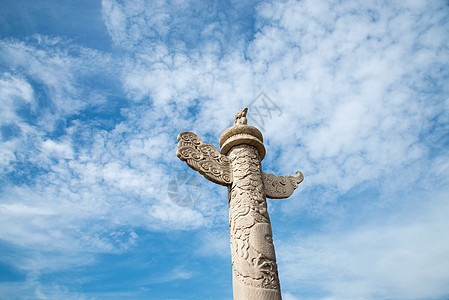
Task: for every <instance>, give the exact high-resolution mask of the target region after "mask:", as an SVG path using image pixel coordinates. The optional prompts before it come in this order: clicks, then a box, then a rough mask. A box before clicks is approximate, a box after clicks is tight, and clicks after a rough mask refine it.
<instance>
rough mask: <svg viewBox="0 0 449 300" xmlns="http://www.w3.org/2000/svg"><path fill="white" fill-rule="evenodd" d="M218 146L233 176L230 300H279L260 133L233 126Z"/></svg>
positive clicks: (242, 126) (230, 192)
mask: <svg viewBox="0 0 449 300" xmlns="http://www.w3.org/2000/svg"><path fill="white" fill-rule="evenodd" d="M220 145H221V149H222V151H221V152H222V154H224V155H227V156H228V158H229V160H230V162H231V169H232V177H233V182H232V184H231V185H229V186H228V190H229V225H230V231H231V254H232V273H233V274H232V280H233V292H234V299H261V300H265V299H266V300H268V299H270V300H271V299H273V300H274V299H276V300H277V299H281V292H280V286H279V277H278V271H277V265H276V255H275V252H274V245H273V239H272V232H271V224H270V218H269V216H268V212H267V200H266V197H265V189H264V185H263V181H262V168H261V164H260V161H261V158H260V157H261V155H264V154H265V148H264V146H263V143H262V134H261V133H260V131H259V130H257V129H256V128H255V127H252V126H249V125H239V126H233V127H231V128H229V129H228V130H226V131H225V132H223V134H222V135H221V137H220ZM253 145H254V146H253ZM258 149H260V152H261V153H259V150H258ZM226 152H227V153H226Z"/></svg>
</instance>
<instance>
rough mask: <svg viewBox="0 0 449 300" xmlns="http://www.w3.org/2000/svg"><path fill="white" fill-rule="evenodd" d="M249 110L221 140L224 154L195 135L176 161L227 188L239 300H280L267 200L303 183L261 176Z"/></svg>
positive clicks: (260, 148) (186, 136)
mask: <svg viewBox="0 0 449 300" xmlns="http://www.w3.org/2000/svg"><path fill="white" fill-rule="evenodd" d="M247 110H248V109H247V108H245V109H242V110H240V111H239V112H238V113H237V114H236V116H235V120H234V126H232V127H230V128H228V129H226V130H225V131H224V132H223V133H222V134H221V136H220V141H219V142H220V148H221V150H220V151H218V149H216V148H215V147H214V146H212V145H209V144H205V143H203V141H202V140H201V139H200V137H199V136H197V135H196V134H194V133H192V132H181V133H180V134H179V135H178V141H179V143H178V151H177V152H176V155H177V156H178V157H179V158H180V159H181V160H183V161H185V162H186V163H187V165H188V166H189V167H191V168H192V169H194V170H195V171H198V172H200V174H201V175H203V176H204V177H205V178H206V179H208V180H210V181H212V182H214V183H216V184H220V185H224V186H227V187H228V194H229V226H230V229H231V253H232V282H233V292H234V299H235V300H253V299H254V300H279V299H281V289H280V286H279V277H278V270H277V265H276V255H275V252H274V245H273V239H272V232H271V224H270V218H269V216H268V212H267V200H266V197H268V198H272V199H283V198H288V197H290V196H291V194H292V193H293V191H294V190H295V189H296V188H297V187H298V184H299V183H300V182H301V181H302V180H303V179H304V177H303V175H302V174H301V172H299V171H298V172H296V176H292V175H287V176H275V175H273V174H266V173H264V172H262V166H261V161H262V159H263V158H264V157H265V147H264V145H263V137H262V134H261V133H260V131H259V130H258V129H257V128H255V127H253V126H250V125H247V119H246V113H247Z"/></svg>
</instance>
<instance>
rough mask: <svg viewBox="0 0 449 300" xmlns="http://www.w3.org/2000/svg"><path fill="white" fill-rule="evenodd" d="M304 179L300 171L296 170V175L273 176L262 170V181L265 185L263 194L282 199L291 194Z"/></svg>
mask: <svg viewBox="0 0 449 300" xmlns="http://www.w3.org/2000/svg"><path fill="white" fill-rule="evenodd" d="M303 180H304V176H303V175H302V173H301V172H299V171H298V172H296V176H293V175H287V176H275V175H273V174H267V173H265V172H262V181H263V185H264V187H265V195H266V196H267V197H268V198H271V199H284V198H288V197H290V196H291V194H293V191H294V190H295V189H296V188H297V187H298V184H300V183H301V182H302V181H303Z"/></svg>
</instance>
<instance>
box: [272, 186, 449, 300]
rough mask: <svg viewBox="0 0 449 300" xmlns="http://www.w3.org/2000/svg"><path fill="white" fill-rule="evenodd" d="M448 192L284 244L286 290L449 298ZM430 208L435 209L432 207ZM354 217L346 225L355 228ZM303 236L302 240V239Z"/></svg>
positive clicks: (315, 295) (318, 295)
mask: <svg viewBox="0 0 449 300" xmlns="http://www.w3.org/2000/svg"><path fill="white" fill-rule="evenodd" d="M446 194H447V191H445V190H440V191H436V192H435V191H428V192H425V193H420V194H419V195H418V197H422V198H425V199H426V202H427V203H425V204H423V203H420V198H406V199H404V200H403V201H405V202H407V203H408V204H405V203H404V204H403V205H402V207H403V208H404V209H403V210H398V211H396V212H394V213H390V214H389V215H388V216H385V217H383V218H379V217H377V216H376V217H375V219H372V217H373V215H372V214H371V215H367V216H366V218H365V220H364V223H363V224H360V225H356V226H355V227H354V226H353V225H351V228H344V229H343V228H342V226H341V225H339V226H337V227H335V226H334V228H333V229H330V228H329V229H328V230H326V231H325V232H322V233H319V234H313V235H310V234H307V233H306V232H305V231H299V232H298V233H297V234H295V238H293V239H292V240H283V241H280V242H279V246H278V251H277V253H278V258H279V268H280V270H281V271H280V272H281V275H280V276H281V278H282V279H283V287H284V289H285V290H287V291H289V292H290V293H293V294H296V293H300V292H301V293H304V294H309V295H311V296H310V299H348V298H350V299H379V298H385V297H387V298H392V299H423V298H438V299H439V298H441V297H444V296H445V295H446V294H447V284H448V278H449V272H448V271H447V270H449V261H448V260H447V259H446V255H445V253H447V251H448V250H449V243H448V242H447V239H445V238H444V233H445V232H447V230H448V229H449V223H448V221H447V217H446V216H447V213H448V212H449V206H448V203H447V201H446ZM429 202H430V203H431V204H432V206H431V208H429V207H428V204H429ZM353 218H354V217H350V218H349V220H347V221H346V222H347V224H349V223H350V222H351V219H353ZM303 234H304V236H301V235H303Z"/></svg>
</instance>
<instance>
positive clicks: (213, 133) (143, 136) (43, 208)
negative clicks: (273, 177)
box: [0, 0, 449, 299]
mask: <svg viewBox="0 0 449 300" xmlns="http://www.w3.org/2000/svg"><path fill="white" fill-rule="evenodd" d="M192 5H193V6H195V5H196V2H189V1H185V2H182V1H181V2H179V3H178V2H177V3H176V5H175V6H176V7H175V6H174V4H173V3H171V4H170V3H167V2H163V1H162V2H161V1H159V2H145V1H114V0H104V1H103V2H102V12H103V18H104V20H105V24H106V27H107V29H108V31H109V33H110V35H111V38H112V40H113V42H114V43H115V46H116V47H117V48H118V50H117V53H120V57H114V55H111V54H106V53H100V52H97V51H93V50H90V49H84V48H80V47H78V46H76V45H73V44H72V43H71V42H70V41H64V40H62V39H58V38H53V39H51V38H47V37H45V36H36V37H35V38H34V39H29V40H26V41H20V42H19V41H15V40H2V41H1V42H0V59H1V60H2V61H3V62H5V63H7V65H8V66H9V69H8V72H9V73H4V74H3V75H1V76H2V77H0V95H1V96H2V97H1V99H0V101H3V102H2V103H3V104H4V105H3V107H2V110H1V111H0V116H1V117H2V124H1V126H12V125H11V124H13V123H14V124H17V126H18V127H19V128H20V133H17V134H16V135H11V138H10V139H8V140H7V141H5V142H4V143H3V144H2V146H1V147H0V159H1V164H0V166H1V168H2V170H6V172H5V174H9V175H11V174H13V175H14V176H17V177H19V178H26V183H22V184H19V183H17V182H16V181H14V178H13V179H11V178H9V177H8V178H7V179H6V183H7V184H6V186H5V187H4V188H3V190H2V199H3V200H2V206H0V218H1V221H2V224H3V226H4V230H3V231H2V232H1V239H2V240H4V241H7V242H9V243H11V244H14V245H16V246H18V247H21V248H23V249H27V250H29V249H34V251H35V252H33V253H34V255H32V256H31V257H32V259H29V260H28V261H27V262H24V261H23V260H19V262H20V264H21V265H23V266H26V267H24V268H27V269H28V270H32V269H35V270H42V269H45V268H50V267H49V266H52V267H53V266H54V267H56V265H58V264H59V265H60V261H56V262H55V263H54V264H53V263H52V262H51V261H49V260H41V262H42V263H41V264H37V263H36V261H35V260H33V259H34V258H35V257H37V256H35V255H38V254H39V253H40V252H42V253H44V252H45V251H46V250H53V251H56V252H58V253H61V255H63V254H64V253H67V252H68V253H70V257H71V259H72V260H71V261H69V262H67V265H70V264H72V265H76V264H81V263H82V261H85V262H88V263H90V262H92V261H93V260H94V258H95V254H96V253H121V252H123V251H127V250H128V249H130V248H132V247H133V246H134V245H135V244H136V243H138V237H137V236H135V233H134V231H133V229H129V228H134V227H140V228H144V229H146V230H152V231H170V230H178V229H181V230H183V229H188V230H191V229H194V230H195V229H198V228H201V226H211V227H214V224H217V222H226V219H227V213H226V209H227V208H226V190H225V189H224V188H222V187H216V186H214V187H211V183H209V182H206V181H205V180H204V179H203V180H204V182H205V185H207V184H209V185H208V187H207V188H205V189H204V190H203V191H204V194H203V196H202V199H201V201H199V202H197V203H196V204H195V206H194V207H191V208H180V207H177V206H175V205H174V204H173V203H171V202H170V201H169V199H168V197H167V193H166V185H167V182H168V180H169V177H170V176H171V175H173V174H174V173H175V172H178V171H180V170H182V171H184V170H185V171H188V172H192V171H191V170H189V169H187V167H186V166H185V165H183V163H182V162H180V161H179V160H178V159H177V158H176V156H175V150H176V136H177V134H178V133H179V132H180V131H183V130H192V131H195V132H196V133H198V134H199V135H200V136H201V137H202V138H203V140H204V141H205V142H206V143H211V144H214V145H216V146H218V145H217V144H218V136H219V134H220V133H221V131H222V130H223V129H225V128H226V127H227V126H229V125H230V124H231V122H232V119H233V116H234V114H235V112H236V111H237V110H238V109H240V108H242V107H243V106H245V105H248V104H249V103H250V102H251V101H252V99H253V97H254V96H256V95H257V94H258V93H259V92H261V91H265V92H266V93H267V95H268V96H269V97H270V98H271V99H272V100H273V101H275V102H276V104H277V105H278V106H279V107H280V108H281V109H282V111H283V113H282V116H281V117H276V116H273V118H272V119H271V120H267V125H266V126H265V130H264V136H265V141H266V147H267V150H268V154H267V157H266V159H265V160H264V162H263V164H264V167H265V168H266V169H270V170H273V171H276V173H277V171H279V172H280V173H281V174H285V173H294V171H296V170H297V169H300V170H301V171H303V173H304V174H305V181H304V183H302V184H301V187H300V189H302V190H305V192H306V193H307V194H306V195H308V196H310V198H311V199H312V200H310V199H309V200H308V201H305V204H300V205H303V206H300V208H301V211H302V210H307V209H309V208H308V207H307V206H314V208H317V209H320V210H322V211H326V210H328V209H329V208H328V207H326V206H327V205H328V203H332V201H334V200H336V199H337V198H338V196H339V195H342V194H344V193H347V192H348V191H351V189H353V188H356V187H360V186H361V185H362V184H365V183H368V186H371V187H372V186H376V185H378V186H387V187H388V188H385V187H384V188H383V190H382V188H380V187H379V188H378V189H377V190H380V193H387V194H388V193H392V194H394V193H395V192H397V191H398V190H401V188H402V187H404V185H405V184H404V183H403V182H405V181H407V180H408V181H409V182H408V183H407V185H406V186H408V187H410V186H413V185H416V184H418V183H419V181H418V180H419V179H422V178H424V177H425V178H426V180H425V182H426V184H428V185H429V186H432V185H434V184H435V182H433V180H435V178H438V184H442V183H444V182H447V179H448V178H449V177H448V176H449V172H448V163H447V150H445V146H447V145H446V144H445V143H447V139H445V138H444V137H445V135H447V133H446V131H447V130H446V131H445V130H444V128H446V129H447V127H448V126H447V124H448V123H449V121H448V118H447V115H448V114H447V112H448V103H449V102H448V100H447V99H448V97H447V96H446V95H447V88H446V87H445V85H444V82H445V81H446V79H447V76H448V74H447V71H446V70H447V69H448V68H447V64H448V61H449V54H447V51H445V50H446V49H447V47H448V42H447V41H448V40H447V39H446V38H445V37H446V35H447V29H446V27H445V23H444V20H445V19H444V18H445V13H444V10H443V9H439V6H441V5H443V2H437V1H435V2H432V3H427V4H423V2H420V1H416V2H414V3H412V2H403V1H402V2H400V1H398V2H394V3H388V5H387V3H384V4H379V3H377V2H372V1H367V2H364V3H362V4H360V3H358V4H352V3H337V2H328V1H307V0H305V1H282V2H280V1H279V2H277V1H275V2H272V3H268V2H262V3H260V4H258V5H257V6H256V7H255V10H256V11H255V14H254V15H253V14H252V13H251V9H254V8H249V7H248V6H245V5H243V4H241V3H237V2H235V3H234V4H233V5H235V7H233V8H232V9H230V11H231V12H230V13H228V14H225V15H223V16H221V17H220V18H221V19H220V18H216V16H215V15H213V16H209V15H208V14H207V13H208V12H214V11H215V10H216V7H214V6H210V7H209V6H208V5H206V4H204V7H203V6H201V7H200V8H198V11H202V12H204V14H202V15H201V17H196V16H195V15H194V12H193V11H194V10H192V12H191V8H192ZM198 5H200V4H198ZM201 5H203V4H201ZM217 5H218V4H217ZM249 6H251V5H249ZM236 7H237V8H238V9H241V10H242V11H243V13H242V14H241V15H239V14H235V15H236V16H235V17H233V16H232V15H234V12H235V11H234V10H235V9H237V8H236ZM248 11H249V12H250V16H251V18H253V17H254V19H255V28H244V29H245V30H247V31H248V32H251V36H250V37H249V38H248V36H247V35H246V36H243V35H240V34H239V33H238V32H239V31H241V29H242V27H239V26H241V25H239V24H240V23H239V22H240V21H242V22H243V19H245V14H247V13H248ZM217 20H218V21H217ZM188 24H190V25H192V24H193V25H195V26H193V25H192V26H186V25H188ZM242 26H243V25H242ZM253 31H254V32H255V33H254V35H253ZM96 80H97V81H96ZM92 82H103V83H101V84H100V87H96V84H94V83H92ZM104 82H107V83H106V84H105V83H104ZM109 85H117V86H118V87H117V88H116V89H113V88H108V87H106V86H109ZM122 90H123V91H124V94H120V92H121V91H122ZM117 91H120V92H117ZM114 92H117V93H119V94H118V95H111V93H112V94H113V93H114ZM40 93H43V94H45V95H44V96H42V97H41V96H40V95H41V94H40ZM112 96H117V97H118V98H121V99H122V100H123V101H124V102H125V104H124V105H123V106H122V107H119V109H120V112H117V113H116V116H115V117H117V119H118V120H119V121H116V120H112V121H111V124H112V125H111V126H110V127H108V128H103V127H101V126H97V123H95V120H92V119H90V118H89V115H88V114H89V112H93V113H95V112H98V111H100V112H101V109H108V107H109V106H110V105H113V101H114V100H113V97H112ZM40 97H41V98H40ZM42 102H46V103H42ZM18 103H23V104H26V105H29V106H30V108H32V109H31V110H30V111H31V112H32V116H33V117H34V118H35V119H36V120H34V122H30V121H29V120H26V118H25V117H24V116H23V115H20V113H18V112H17V109H16V105H18ZM44 104H46V105H48V106H46V105H44ZM84 113H85V114H86V115H83V114H84ZM253 113H254V112H253V111H251V110H250V111H249V119H250V120H251V118H252V117H251V114H253ZM59 121H60V122H62V123H64V125H63V126H62V127H63V129H62V132H59V133H56V131H57V130H56V129H57V126H56V124H57V123H58V122H59ZM250 123H251V122H250ZM435 127H437V129H434V128H435ZM5 128H6V127H5ZM8 128H9V127H8ZM11 128H12V127H11ZM5 130H6V129H5ZM8 130H9V129H8ZM5 132H6V131H5ZM2 138H3V139H5V138H4V137H2ZM435 149H437V150H438V151H437V153H434V152H432V151H435ZM15 163H23V164H25V167H23V168H22V169H20V170H15V165H14V164H15ZM429 169H430V170H429ZM15 171H19V172H22V173H21V174H16V173H14V172H15ZM409 171H410V172H411V171H413V172H411V174H410V175H409V174H408V173H407V172H409ZM26 172H28V173H26ZM24 173H26V174H24ZM402 173H404V174H402ZM421 173H426V175H425V176H420V174H421ZM398 174H401V175H398ZM13 175H11V177H14V176H13ZM21 176H22V177H21ZM5 178H6V177H5ZM388 189H390V190H388ZM317 191H318V192H317ZM321 191H326V192H325V193H321ZM295 195H296V194H295ZM295 197H296V196H295ZM300 197H301V196H300ZM315 199H316V201H315ZM382 203H383V204H385V203H384V202H382ZM429 206H432V204H431V203H429ZM298 207H299V206H298V204H294V203H293V201H287V202H285V204H284V206H283V210H282V211H284V212H286V211H288V212H289V215H291V216H295V215H296V214H297V213H298V211H297V210H295V208H298ZM429 214H430V213H429ZM320 216H321V217H322V216H323V214H321V215H320ZM429 219H431V217H429ZM91 226H92V227H91ZM438 226H443V227H447V224H446V223H445V222H444V221H442V220H440V219H437V221H434V222H433V223H432V222H430V223H429V224H426V222H417V223H416V224H414V226H411V227H410V228H408V227H404V226H403V225H398V226H390V225H382V226H378V227H376V226H373V228H362V229H360V232H358V233H352V232H340V233H338V234H337V237H335V236H334V235H330V236H327V235H324V236H318V237H316V236H311V237H310V238H309V237H307V238H304V239H299V240H298V241H293V242H292V244H291V245H288V244H287V245H284V246H281V251H280V253H281V256H280V258H281V262H284V264H285V265H286V262H288V261H289V259H291V256H289V254H288V251H287V250H285V249H291V251H299V250H300V251H302V253H305V257H306V258H307V259H308V261H303V260H301V263H303V264H305V266H309V268H307V269H304V270H303V271H300V272H302V273H295V270H291V269H288V268H289V267H288V266H287V267H286V271H285V273H284V274H291V276H292V277H291V278H292V280H294V279H295V278H296V279H298V280H300V279H303V278H306V277H307V278H312V280H314V278H315V277H314V276H316V277H320V276H324V277H325V278H326V276H328V273H326V272H327V271H325V266H324V264H325V263H329V264H330V265H331V266H332V268H334V269H333V270H335V269H337V270H341V269H343V267H344V266H343V263H344V262H349V263H351V264H352V265H351V267H353V269H349V271H348V273H345V274H343V275H341V276H339V277H337V278H336V279H333V281H330V282H329V284H327V285H326V286H325V287H324V288H325V291H327V292H328V293H330V295H332V297H336V298H339V297H342V296H341V295H342V294H341V293H342V291H341V290H339V289H338V286H339V285H340V286H343V287H345V286H347V285H348V284H350V282H351V280H356V281H357V280H358V282H359V285H358V286H357V284H354V285H352V286H350V287H349V288H350V290H351V293H352V295H354V297H363V296H364V295H371V294H372V293H375V292H377V290H375V287H373V286H372V282H374V280H381V279H382V278H387V279H389V280H391V282H395V283H396V287H390V286H387V281H386V280H384V281H383V284H384V285H383V286H382V288H384V289H385V290H388V289H393V291H394V292H395V293H398V295H399V294H401V295H406V296H407V297H409V296H408V295H409V294H407V292H406V291H405V288H403V287H405V286H406V285H407V284H413V285H415V284H416V281H415V280H418V279H422V278H423V277H422V276H421V275H420V276H418V277H416V278H412V277H411V276H409V277H407V276H405V277H404V278H403V281H401V282H396V281H395V280H396V279H395V278H394V277H393V276H392V274H393V273H392V274H388V266H391V270H393V271H397V270H400V269H401V268H402V267H403V266H402V265H401V264H400V261H396V260H395V258H396V257H397V256H400V254H401V252H400V251H403V250H404V249H406V248H407V247H408V246H410V247H411V248H412V249H413V251H415V252H413V253H411V255H415V254H416V253H417V251H419V250H422V251H427V253H430V254H429V255H428V256H424V255H423V256H420V255H418V257H417V258H418V260H417V261H416V264H413V265H411V266H410V268H411V269H409V270H410V274H411V273H413V272H414V271H415V270H418V269H420V268H424V265H425V264H426V263H428V264H433V263H434V261H433V259H435V258H436V257H438V255H440V252H438V251H442V250H441V249H443V250H445V249H446V250H447V248H445V247H446V246H447V245H446V244H444V243H443V242H441V243H440V244H438V246H439V248H438V249H439V250H438V249H437V250H435V251H436V252H432V249H430V248H429V247H428V246H426V245H423V244H424V243H425V242H429V240H428V239H427V237H429V238H432V234H431V232H432V230H433V229H434V227H438ZM365 235H366V236H365ZM413 236H418V238H417V240H416V241H417V242H416V243H413V242H411V241H412V240H413V239H412V237H413ZM366 237H369V238H370V239H368V240H367V239H366ZM220 239H221V238H220ZM220 239H218V238H215V237H214V236H212V235H206V237H205V238H204V240H203V243H204V245H202V248H204V249H203V250H201V251H205V252H208V251H209V252H211V251H212V252H213V251H221V250H219V249H225V247H224V246H223V245H222V243H221V242H219V240H220ZM226 240H227V238H226ZM340 240H342V241H344V243H343V242H341V241H340ZM374 241H377V242H378V244H380V246H381V247H383V248H382V249H380V250H376V251H377V252H376V251H374V252H370V250H369V249H370V247H371V248H372V247H377V246H376V245H375V243H374ZM418 242H421V243H422V244H419V243H418ZM286 243H287V242H286ZM301 243H304V244H303V245H304V246H301ZM409 243H411V244H409ZM72 244H75V245H77V246H76V247H70V245H72ZM365 245H368V246H369V247H368V246H365ZM329 246H333V247H334V248H337V250H338V251H339V252H338V251H337V253H336V254H334V253H331V251H330V250H329V249H328V247H329ZM349 247H359V248H360V251H361V252H360V255H359V256H356V257H352V256H351V255H350V254H351V249H349ZM282 249H284V250H282ZM298 249H299V250H298ZM309 249H312V250H313V251H314V250H317V251H318V252H313V251H312V252H311V250H309ZM376 249H378V248H376ZM388 249H393V250H394V251H396V250H397V251H399V252H394V251H393V252H392V256H391V257H388V256H381V255H380V252H379V251H381V250H384V251H387V250H388ZM199 251H200V250H199ZM201 251H200V252H201ZM226 251H227V250H226ZM406 254H407V253H406ZM409 254H410V253H409ZM284 256H285V258H282V257H284ZM379 257H381V258H382V259H384V264H388V266H385V265H379V266H380V267H378V269H375V270H373V269H371V273H370V274H365V273H363V272H362V271H363V270H364V269H363V268H372V266H371V265H370V264H369V263H367V261H369V260H370V259H379ZM61 259H62V258H61ZM425 259H428V260H429V261H426V260H425ZM10 261H13V260H12V259H11V260H10ZM33 261H34V262H33ZM312 262H313V263H317V264H318V266H319V268H318V269H316V270H315V269H314V268H312V267H311V263H312ZM308 263H309V264H310V265H308ZM285 265H284V267H285ZM293 266H298V264H295V263H293ZM406 267H407V266H406ZM299 268H300V270H301V268H302V265H300V266H299ZM281 270H282V269H281ZM282 272H284V271H282ZM179 274H181V275H179ZM182 274H183V273H182V272H178V275H179V278H182V277H183V276H184V275H185V274H184V275H182ZM406 275H407V274H406ZM446 275H447V274H446V273H444V272H441V273H439V275H438V276H437V275H435V280H434V284H435V285H434V286H433V285H431V284H430V283H429V284H427V285H426V286H425V287H423V289H422V290H419V289H416V292H417V295H426V293H428V294H432V291H431V289H433V288H435V290H443V289H442V288H440V285H441V284H442V283H441V281H440V280H441V278H443V277H444V276H446ZM301 276H303V277H301ZM370 276H371V277H370ZM428 276H431V274H430V275H429V274H428ZM175 277H176V276H175ZM184 277H186V278H187V277H188V276H187V275H185V276H184ZM283 278H284V277H283ZM283 278H281V279H282V280H283V281H284V279H283ZM285 278H288V276H287V277H285ZM354 278H356V279H354ZM357 278H358V279H357ZM330 279H332V278H330ZM371 280H373V281H371ZM287 281H288V280H287ZM292 284H293V283H288V285H289V286H292ZM332 284H335V285H332ZM380 292H382V291H380ZM432 295H433V294H432ZM435 295H436V296H438V295H437V294H435ZM412 296H413V295H412ZM412 296H410V297H412ZM294 297H296V296H295V291H294V290H293V289H292V290H289V292H287V294H286V298H287V299H289V298H290V299H294ZM404 297H405V296H404Z"/></svg>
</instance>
